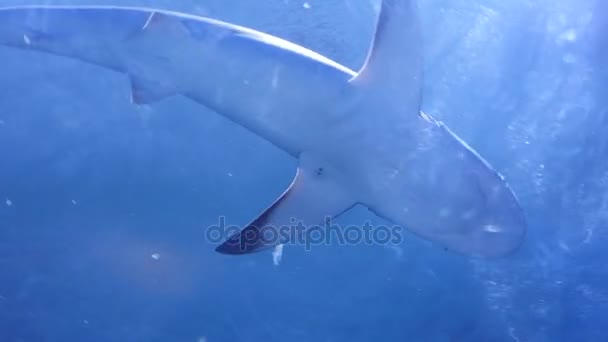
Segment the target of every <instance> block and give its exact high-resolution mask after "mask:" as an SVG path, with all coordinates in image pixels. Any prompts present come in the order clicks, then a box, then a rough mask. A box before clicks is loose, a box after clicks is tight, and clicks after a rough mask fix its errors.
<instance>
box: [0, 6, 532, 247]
mask: <svg viewBox="0 0 608 342" xmlns="http://www.w3.org/2000/svg"><path fill="white" fill-rule="evenodd" d="M0 23H2V25H1V26H0V45H5V46H11V47H16V48H21V49H29V50H36V51H43V52H47V53H51V54H56V55H61V56H66V57H70V58H76V59H79V60H82V61H84V62H87V63H93V64H97V65H100V66H103V67H106V68H109V69H112V70H115V71H118V72H121V73H124V74H126V75H127V76H128V77H129V80H130V82H131V86H132V87H131V88H132V101H133V102H134V103H136V104H144V103H153V102H155V101H159V100H162V99H164V98H167V97H170V96H174V95H182V96H185V97H188V98H190V99H192V100H194V101H196V102H198V103H200V104H202V105H204V106H207V107H208V108H210V109H212V110H214V111H215V112H217V113H218V114H220V115H222V116H224V117H226V118H228V119H230V120H232V121H233V122H235V123H236V124H238V125H241V126H243V127H245V128H246V129H248V130H250V131H252V132H253V133H255V134H257V135H259V136H260V137H262V138H264V139H266V140H268V141H270V142H272V143H273V144H274V145H276V146H278V147H279V148H281V149H282V150H284V151H286V152H287V153H289V154H290V155H292V156H293V157H294V158H298V160H299V166H298V170H297V172H296V176H295V178H294V180H293V182H292V184H291V185H290V186H289V188H288V189H286V191H285V192H284V193H283V194H282V195H281V196H280V197H279V198H278V199H277V200H276V201H275V202H274V203H272V204H271V205H270V206H269V207H268V209H266V210H265V211H264V212H263V213H262V214H261V215H260V216H259V217H258V218H256V219H254V220H252V222H251V224H249V225H247V226H246V227H244V228H243V230H242V231H241V233H239V234H236V235H234V236H232V237H229V238H228V239H227V241H226V242H224V243H223V244H222V245H220V246H219V247H218V248H217V250H218V251H219V252H222V253H226V254H247V253H251V252H257V251H261V250H265V249H267V248H270V247H273V246H275V245H277V244H281V243H285V242H286V241H289V239H290V238H292V236H282V237H281V239H269V238H268V236H275V237H276V235H275V234H269V233H275V232H276V231H274V230H276V229H277V228H279V227H285V226H289V225H293V224H294V222H298V223H302V224H303V225H304V226H310V225H319V224H323V223H324V222H326V221H327V220H329V219H332V218H335V217H337V216H339V215H340V214H342V213H344V212H345V211H347V210H349V209H350V208H351V207H353V206H354V205H357V204H361V205H364V206H366V207H367V208H369V209H370V211H372V212H373V213H375V214H376V215H378V216H380V217H382V218H384V219H387V220H388V221H390V222H392V223H394V224H397V225H400V226H402V227H405V228H407V229H409V230H410V231H412V232H413V233H415V234H417V235H418V236H420V237H422V238H425V239H427V240H430V241H433V242H435V243H437V244H439V245H441V246H444V247H445V248H447V249H450V250H453V251H456V252H459V253H464V254H468V255H476V256H486V257H495V256H503V255H506V254H509V253H511V252H513V251H514V250H515V249H517V247H518V246H519V245H520V244H521V242H522V240H523V238H524V235H525V231H526V222H525V218H524V214H523V211H522V209H521V208H520V206H519V204H518V201H517V199H516V197H515V195H514V194H513V192H512V191H511V189H510V187H509V186H508V184H507V183H506V181H505V180H504V178H503V177H502V176H501V175H500V174H499V173H498V172H496V171H495V170H493V169H492V167H491V166H490V165H489V164H488V163H487V162H486V161H485V160H483V159H482V158H481V157H480V156H479V155H478V154H477V153H476V152H475V151H474V150H473V149H471V148H470V147H469V146H468V145H467V144H466V143H464V142H463V141H462V140H461V139H459V138H458V137H457V136H456V135H455V134H454V133H453V132H451V131H450V130H449V129H448V127H447V126H445V125H444V124H443V123H441V122H439V121H437V120H435V119H433V118H432V117H431V116H430V115H427V114H424V113H422V112H421V111H420V106H421V83H422V72H421V70H422V58H421V54H420V45H421V44H420V32H419V30H420V25H419V23H418V19H417V14H416V6H415V3H414V1H413V0H384V1H383V3H382V7H381V11H380V16H379V19H378V25H377V28H376V33H375V35H374V39H373V41H372V44H371V48H370V51H369V55H368V58H367V60H366V62H365V64H364V66H363V67H362V69H361V70H360V71H359V72H354V71H352V70H350V69H348V68H346V67H344V66H342V65H340V64H338V63H336V62H334V61H332V60H330V59H328V58H326V57H324V56H322V55H320V54H318V53H315V52H313V51H311V50H308V49H306V48H304V47H301V46H298V45H296V44H293V43H290V42H288V41H285V40H283V39H280V38H277V37H274V36H271V35H267V34H264V33H261V32H258V31H255V30H252V29H248V28H244V27H241V26H237V25H232V24H228V23H225V22H221V21H217V20H213V19H209V18H204V17H199V16H193V15H188V14H183V13H176V12H169V11H163V10H156V9H147V8H131V7H108V6H107V7H102V6H29V7H11V8H0Z"/></svg>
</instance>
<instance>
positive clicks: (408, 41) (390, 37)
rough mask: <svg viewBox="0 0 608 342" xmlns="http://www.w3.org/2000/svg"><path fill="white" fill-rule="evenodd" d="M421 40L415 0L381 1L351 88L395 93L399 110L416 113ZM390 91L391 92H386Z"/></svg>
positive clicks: (418, 93)
mask: <svg viewBox="0 0 608 342" xmlns="http://www.w3.org/2000/svg"><path fill="white" fill-rule="evenodd" d="M421 50H422V38H421V33H420V24H419V20H418V15H417V8H416V1H415V0H383V1H382V7H381V9H380V15H379V17H378V24H377V26H376V32H375V34H374V38H373V41H372V44H371V47H370V49H369V53H368V55H367V59H366V61H365V63H364V65H363V67H362V68H361V70H360V71H359V73H358V75H357V76H356V77H354V78H353V79H352V80H351V83H352V84H353V85H356V86H358V87H363V88H365V90H366V93H369V92H370V91H374V90H375V89H382V93H381V94H378V95H380V96H385V95H384V94H389V95H388V96H392V97H393V98H394V96H395V94H399V96H398V100H399V102H400V107H401V108H403V107H404V106H405V107H406V108H403V109H404V110H407V111H409V112H412V113H417V112H418V109H419V107H420V98H421V84H422V53H421ZM387 90H391V91H387Z"/></svg>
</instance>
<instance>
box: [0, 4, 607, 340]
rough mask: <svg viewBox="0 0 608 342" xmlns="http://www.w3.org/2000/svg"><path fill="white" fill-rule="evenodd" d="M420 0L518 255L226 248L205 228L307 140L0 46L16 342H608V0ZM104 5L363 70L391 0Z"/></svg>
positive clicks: (6, 299)
mask: <svg viewBox="0 0 608 342" xmlns="http://www.w3.org/2000/svg"><path fill="white" fill-rule="evenodd" d="M44 2H45V3H48V1H44ZM419 2H420V8H421V15H422V23H423V30H424V34H425V46H424V47H423V49H424V52H425V55H426V62H425V63H426V64H425V66H426V70H425V77H426V78H425V92H424V102H423V110H424V111H426V112H429V113H432V114H434V115H435V116H437V117H438V118H440V119H442V120H443V121H445V122H446V123H447V124H448V125H449V126H451V127H452V129H453V130H454V131H456V132H457V133H458V134H459V135H460V136H461V137H463V138H464V139H465V140H466V141H468V142H469V143H470V144H471V145H472V146H473V147H474V148H475V149H477V150H478V151H479V152H480V153H481V154H482V155H484V157H485V158H486V159H487V160H489V161H490V162H491V163H492V164H493V165H494V166H495V167H496V168H497V169H498V170H499V171H500V172H502V173H503V174H504V175H505V176H506V178H507V179H508V180H509V182H510V184H511V185H512V187H513V189H514V191H515V192H516V193H517V195H518V197H519V198H520V200H521V202H522V206H523V207H524V209H525V211H526V214H527V217H528V220H529V223H530V228H529V233H528V236H527V239H526V241H525V243H524V245H523V246H522V248H521V249H520V250H519V251H518V253H517V254H515V255H513V256H511V257H508V258H504V259H501V260H493V261H487V260H477V259H469V258H465V257H462V256H458V255H454V254H451V253H449V252H445V251H443V250H442V249H440V248H437V247H434V246H432V245H431V244H429V243H427V242H424V241H421V240H420V239H418V238H415V237H413V236H406V239H405V241H404V242H403V243H402V244H401V245H399V246H381V245H362V246H317V247H315V248H314V249H313V250H312V251H304V250H303V249H302V248H298V247H286V248H285V250H284V255H283V260H282V262H281V263H280V265H278V266H275V265H274V264H273V260H272V256H271V255H270V253H262V254H255V255H251V256H245V257H236V258H235V257H226V256H223V255H220V254H217V253H215V252H214V251H213V249H214V247H215V245H212V244H210V243H208V241H206V240H205V234H204V231H205V227H208V226H210V225H213V224H215V223H217V220H218V217H219V216H221V215H226V216H228V217H229V219H230V222H231V223H233V224H238V225H242V224H245V223H247V222H248V221H250V220H251V219H252V218H253V217H255V216H256V215H257V214H258V213H259V212H260V211H261V210H263V209H264V208H265V207H266V206H267V205H268V204H269V203H271V202H272V201H273V200H274V199H275V198H276V197H277V196H278V195H279V194H280V193H281V192H282V191H283V189H284V188H285V187H286V186H287V185H288V184H289V182H290V181H291V178H292V176H293V173H294V167H295V165H296V164H295V161H294V160H292V159H291V157H289V156H287V155H286V154H285V153H283V152H282V151H280V150H278V149H277V148H275V147H273V146H272V145H270V144H269V143H267V142H265V141H263V140H261V139H260V138H258V137H256V136H254V135H252V134H250V133H248V132H247V131H245V130H244V129H242V128H240V127H237V126H235V125H234V124H232V123H230V122H227V121H226V120H224V119H222V118H221V117H219V116H218V115H216V114H215V113H213V112H210V111H208V110H206V109H205V108H204V107H202V106H200V105H197V104H195V103H192V102H190V101H188V100H185V99H183V98H177V97H176V98H171V99H168V100H165V101H162V102H160V103H158V104H154V105H149V106H141V107H137V106H134V105H132V104H131V103H130V102H129V85H128V82H127V80H126V78H125V77H124V76H122V75H120V74H116V73H113V72H110V71H107V70H104V69H101V68H99V67H95V66H91V65H86V64H83V63H79V62H75V61H72V60H68V59H63V58H59V57H53V56H48V55H43V54H38V53H33V52H24V51H17V50H11V49H8V48H0V60H1V61H2V67H1V68H0V89H1V91H0V120H1V121H0V341H3V342H4V341H6V342H13V341H15V342H16V341H28V342H29V341H193V342H196V341H199V342H201V341H208V342H215V341H372V340H379V341H608V330H606V329H605V322H606V321H605V319H606V316H607V315H608V255H606V252H605V246H606V244H607V243H608V134H607V133H606V132H605V131H606V129H607V128H608V97H607V96H606V95H607V93H606V89H607V88H608V34H607V33H608V2H606V1H603V0H560V1H555V0H538V1H524V0H512V1H503V0H475V1H472V0H453V1H445V0H424V1H423V0H420V1H419ZM26 3H28V4H32V3H39V2H33V1H24V0H1V1H0V5H15V4H26ZM52 3H58V4H59V3H62V4H77V3H80V4H84V3H88V4H90V3H91V2H86V1H61V2H60V1H56V2H52ZM97 3H99V4H118V3H122V4H131V5H148V6H156V7H161V8H167V9H176V10H181V11H187V12H191V13H196V14H205V15H209V16H212V17H214V18H219V19H223V20H227V21H231V22H235V23H238V24H241V25H245V26H250V27H254V28H256V29H260V30H263V31H266V32H269V33H272V34H275V35H279V36H281V37H284V38H287V39H290V40H292V41H294V42H297V43H299V44H302V45H305V46H307V47H310V48H312V49H314V50H316V51H319V52H321V53H323V54H325V55H327V56H328V57H330V58H332V59H335V60H336V61H338V62H340V63H343V64H345V65H347V66H349V67H351V68H353V69H357V68H358V67H359V65H360V64H361V63H362V61H363V58H364V57H365V52H366V48H367V45H368V42H369V39H370V38H371V34H372V30H373V26H374V21H375V12H374V8H375V5H377V1H372V2H369V1H367V0H357V1H355V0H350V1H349V0H331V1H330V0H308V2H307V3H308V4H309V6H303V3H304V2H303V1H301V0H298V1H294V0H290V1H278V0H277V1H268V2H262V1H239V2H234V3H231V4H230V5H227V2H225V1H224V0H206V1H194V0H187V1H186V0H184V1H180V2H179V3H176V2H175V1H169V0H164V1H160V0H159V1H136V0H131V1H117V0H116V1H109V0H108V1H102V0H100V1H98V2H97ZM306 7H309V8H306ZM0 24H1V23H0ZM369 215H370V214H369V213H368V212H367V211H366V210H365V209H362V208H356V209H355V210H353V211H352V212H350V213H348V214H347V215H345V216H344V217H342V218H341V219H340V221H341V222H361V220H365V219H368V218H370V216H369ZM377 221H379V220H377Z"/></svg>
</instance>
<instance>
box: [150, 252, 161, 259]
mask: <svg viewBox="0 0 608 342" xmlns="http://www.w3.org/2000/svg"><path fill="white" fill-rule="evenodd" d="M150 257H151V258H152V259H154V260H158V259H160V254H158V253H153V254H152V255H151V256H150Z"/></svg>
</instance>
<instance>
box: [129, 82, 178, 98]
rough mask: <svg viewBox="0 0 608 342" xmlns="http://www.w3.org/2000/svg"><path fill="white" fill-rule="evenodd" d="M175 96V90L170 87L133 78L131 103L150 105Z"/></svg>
mask: <svg viewBox="0 0 608 342" xmlns="http://www.w3.org/2000/svg"><path fill="white" fill-rule="evenodd" d="M175 94H176V91H175V89H174V88H173V87H171V86H169V85H163V84H159V82H151V81H146V80H143V79H139V78H134V77H131V102H132V103H134V104H137V105H143V104H150V103H154V102H158V101H160V100H163V99H165V98H167V97H171V96H173V95H175Z"/></svg>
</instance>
